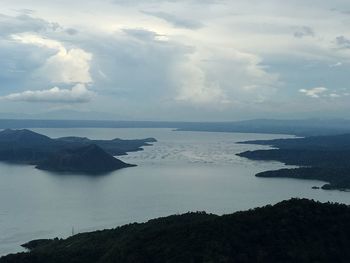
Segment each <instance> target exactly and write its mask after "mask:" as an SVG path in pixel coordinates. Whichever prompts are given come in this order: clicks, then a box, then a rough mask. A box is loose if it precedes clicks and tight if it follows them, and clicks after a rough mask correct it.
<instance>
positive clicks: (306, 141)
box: [238, 134, 350, 190]
mask: <svg viewBox="0 0 350 263" xmlns="http://www.w3.org/2000/svg"><path fill="white" fill-rule="evenodd" d="M241 143H244V144H258V145H270V146H272V147H276V148H278V149H271V150H257V151H247V152H243V153H239V154H238V155H239V156H241V157H246V158H249V159H251V160H263V161H267V160H275V161H280V162H283V163H285V164H287V165H297V166H301V167H300V168H296V169H281V170H277V171H267V172H263V173H259V174H257V175H256V176H258V177H289V178H297V179H313V180H320V181H325V182H328V184H325V185H324V186H323V187H322V188H323V189H326V190H330V189H339V190H347V189H350V162H349V160H350V134H343V135H334V136H315V137H306V138H296V139H278V140H266V141H248V142H241Z"/></svg>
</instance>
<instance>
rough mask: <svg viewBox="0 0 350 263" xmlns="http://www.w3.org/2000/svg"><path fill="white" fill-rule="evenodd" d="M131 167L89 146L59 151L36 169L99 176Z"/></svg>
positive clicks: (99, 148)
mask: <svg viewBox="0 0 350 263" xmlns="http://www.w3.org/2000/svg"><path fill="white" fill-rule="evenodd" d="M131 166H134V165H131V164H126V163H124V162H122V161H120V160H118V159H116V158H114V157H113V156H111V155H110V154H108V153H106V152H105V151H104V150H103V149H102V148H101V147H99V146H97V145H96V144H90V145H87V146H83V147H80V148H74V149H66V150H62V151H59V152H57V153H55V154H54V155H53V156H51V157H49V158H48V159H47V160H45V161H43V162H42V163H40V164H39V165H38V166H37V168H38V169H42V170H49V171H57V172H80V173H89V174H99V173H106V172H110V171H114V170H117V169H121V168H125V167H131Z"/></svg>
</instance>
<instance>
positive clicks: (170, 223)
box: [0, 199, 350, 263]
mask: <svg viewBox="0 0 350 263" xmlns="http://www.w3.org/2000/svg"><path fill="white" fill-rule="evenodd" d="M23 246H24V247H25V248H27V249H28V250H29V252H23V253H18V254H12V255H7V256H4V257H2V258H0V263H15V262H26V263H46V262H56V263H61V262H62V263H73V262H74V263H80V262H81V263H93V262H123V263H133V262H139V263H148V262H152V263H162V262H169V263H175V262H182V263H190V262H241V263H248V262H249V263H250V262H261V263H265V262H266V263H274V262H305V263H306V262H349V261H350V250H349V246H350V207H349V206H347V205H343V204H335V203H320V202H315V201H312V200H307V199H291V200H287V201H282V202H280V203H278V204H276V205H273V206H272V205H268V206H265V207H262V208H255V209H252V210H249V211H243V212H236V213H234V214H228V215H223V216H217V215H214V214H207V213H204V212H196V213H187V214H183V215H173V216H169V217H164V218H158V219H153V220H150V221H148V222H147V223H133V224H128V225H125V226H121V227H117V228H115V229H110V230H101V231H95V232H91V233H81V234H77V235H74V236H71V237H69V238H67V239H59V238H54V239H42V240H34V241H31V242H28V243H26V244H24V245H23Z"/></svg>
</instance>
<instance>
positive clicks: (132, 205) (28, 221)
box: [0, 129, 350, 255]
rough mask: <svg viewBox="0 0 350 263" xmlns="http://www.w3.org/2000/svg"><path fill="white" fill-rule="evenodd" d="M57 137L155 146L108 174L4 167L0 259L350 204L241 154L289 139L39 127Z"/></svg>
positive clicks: (344, 196) (0, 167) (0, 172)
mask: <svg viewBox="0 0 350 263" xmlns="http://www.w3.org/2000/svg"><path fill="white" fill-rule="evenodd" d="M34 130H35V131H37V132H39V133H42V134H46V135H48V136H51V137H61V136H71V135H74V136H85V137H89V138H91V139H112V138H116V137H119V138H123V139H136V138H146V137H155V138H156V139H157V140H158V142H157V143H155V144H154V146H150V147H145V151H142V152H136V153H131V154H129V155H128V156H123V157H120V158H121V159H122V160H124V161H126V162H129V163H134V164H138V167H134V168H127V169H123V170H119V171H116V172H113V173H110V174H108V175H105V176H100V177H91V176H77V175H64V176H62V175H57V174H54V173H50V172H46V171H40V170H37V169H35V168H34V167H32V166H28V165H10V164H5V163H0V255H4V254H8V253H12V252H17V251H20V250H21V248H20V246H19V245H20V244H22V243H24V242H26V241H29V240H32V239H38V238H52V237H56V236H58V237H67V236H69V235H70V234H71V233H72V228H74V231H75V233H78V232H84V231H91V230H96V229H104V228H112V227H115V226H118V225H122V224H126V223H130V222H135V221H137V222H142V221H146V220H148V219H151V218H155V217H159V216H166V215H170V214H175V213H184V212H188V211H207V212H211V213H216V214H225V213H231V212H234V211H237V210H242V209H248V208H253V207H257V206H261V205H266V204H273V203H276V202H278V201H281V200H284V199H288V198H291V197H307V198H313V199H317V200H321V201H337V202H343V203H347V204H350V193H345V192H340V191H323V190H312V189H311V187H312V186H315V185H317V186H321V185H322V184H323V183H322V182H317V181H303V180H293V179H264V178H256V177H254V174H255V173H257V172H261V171H265V170H269V169H278V168H282V167H285V166H284V165H282V164H280V163H277V162H257V161H249V160H246V159H244V158H240V157H238V156H235V154H236V153H239V152H242V151H246V150H254V149H265V148H267V147H262V146H254V145H239V144H236V143H235V142H237V141H242V140H253V139H272V138H286V137H288V136H286V135H283V136H278V135H266V134H264V135H262V134H241V133H206V132H205V133H201V132H173V131H171V130H170V129H34Z"/></svg>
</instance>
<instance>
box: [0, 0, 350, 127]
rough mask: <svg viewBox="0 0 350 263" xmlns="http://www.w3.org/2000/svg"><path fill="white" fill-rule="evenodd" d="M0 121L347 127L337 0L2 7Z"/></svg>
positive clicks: (349, 12)
mask: <svg viewBox="0 0 350 263" xmlns="http://www.w3.org/2000/svg"><path fill="white" fill-rule="evenodd" d="M0 69H1V70H0V117H13V116H19V117H23V116H24V117H37V116H40V117H42V118H67V119H69V118H84V119H115V120H169V121H231V120H242V119H253V118H285V119H291V118H294V119H295V118H334V117H337V118H347V117H348V112H349V111H350V103H349V102H350V84H349V78H350V74H349V73H350V1H348V0H333V1H328V0H327V1H326V0H291V1H282V0H264V1H260V0H230V1H229V0H147V1H146V0H129V1H127V0H84V1H83V0H74V1H73V0H69V1H68V0H60V1H56V0H30V1H28V0H1V6H0Z"/></svg>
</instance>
